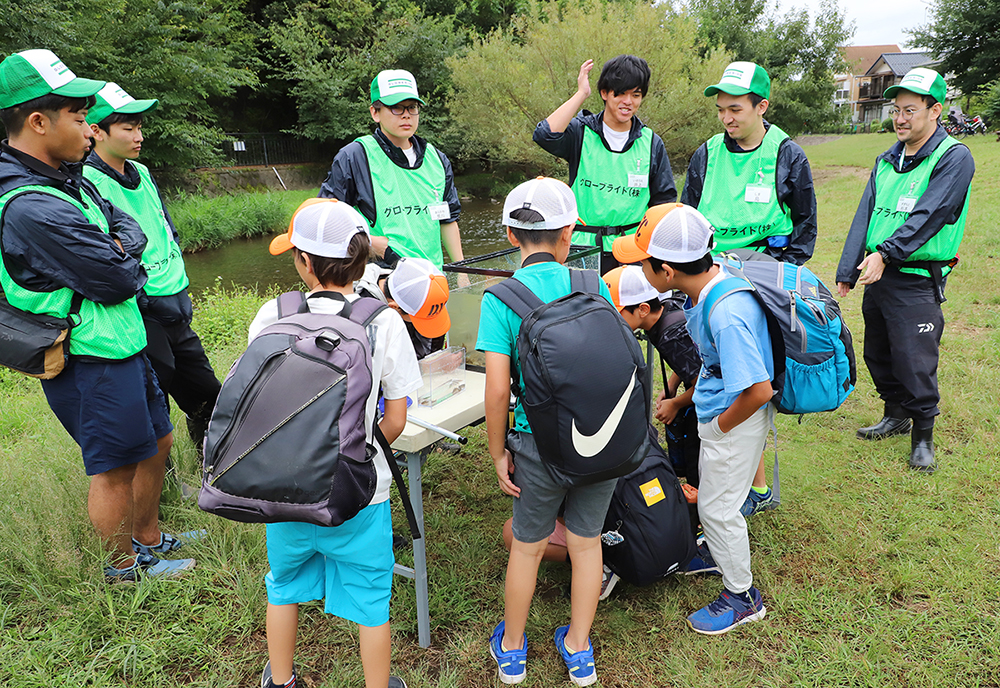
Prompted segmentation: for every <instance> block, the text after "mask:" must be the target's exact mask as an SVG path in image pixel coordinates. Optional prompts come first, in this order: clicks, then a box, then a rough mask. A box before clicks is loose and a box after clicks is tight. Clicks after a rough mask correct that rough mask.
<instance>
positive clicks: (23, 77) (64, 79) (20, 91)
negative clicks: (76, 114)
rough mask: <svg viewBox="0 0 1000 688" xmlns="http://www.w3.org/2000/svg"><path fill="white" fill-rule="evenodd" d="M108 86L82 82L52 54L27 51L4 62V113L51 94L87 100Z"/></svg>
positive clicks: (0, 88) (0, 97)
mask: <svg viewBox="0 0 1000 688" xmlns="http://www.w3.org/2000/svg"><path fill="white" fill-rule="evenodd" d="M105 83H106V82H104V81H94V80H93V79H81V78H79V77H78V76H77V75H76V74H74V73H73V72H72V71H70V69H69V67H67V66H66V65H64V64H63V62H62V60H60V59H59V58H58V57H56V56H55V54H54V53H53V52H52V51H51V50H25V51H23V52H20V53H14V54H13V55H8V56H7V57H6V58H5V59H4V61H3V62H0V110H3V109H6V108H9V107H14V106H15V105H20V104H21V103H27V102H28V101H29V100H34V99H35V98H41V97H42V96H47V95H49V94H50V93H55V94H56V95H57V96H66V97H67V98H87V97H89V96H92V95H94V94H95V93H97V92H98V91H100V90H101V87H103V86H104V84H105Z"/></svg>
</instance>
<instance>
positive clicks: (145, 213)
mask: <svg viewBox="0 0 1000 688" xmlns="http://www.w3.org/2000/svg"><path fill="white" fill-rule="evenodd" d="M132 164H133V165H135V168H136V169H137V170H138V171H139V180H140V181H139V186H138V187H136V188H135V189H134V190H133V189H127V188H125V187H124V186H122V185H121V184H119V183H118V182H117V181H116V180H115V179H113V178H112V177H109V176H108V175H107V174H105V173H104V172H102V171H101V170H99V169H97V168H96V167H91V166H90V165H84V166H83V176H84V177H86V178H87V179H89V180H90V181H92V182H93V183H94V186H96V187H97V190H98V191H99V192H100V193H101V196H103V197H104V198H106V199H108V200H109V201H111V203H113V204H114V205H116V206H118V207H119V208H121V209H122V210H124V211H125V212H126V213H128V214H129V215H131V216H132V217H133V218H135V221H136V222H138V223H139V226H140V227H142V231H143V232H144V233H145V234H146V238H147V239H148V240H149V242H148V243H147V244H146V250H145V251H143V252H142V259H141V260H142V267H144V268H146V274H147V275H149V281H148V282H147V283H146V286H145V287H144V289H145V291H146V293H147V294H149V295H150V296H171V295H173V294H176V293H178V292H179V291H181V290H182V289H185V288H187V286H188V284H189V281H188V277H187V273H186V272H184V258H183V257H182V256H181V249H180V246H178V245H177V242H176V241H174V235H173V232H172V231H171V230H170V225H168V224H167V218H166V216H165V215H164V214H163V205H162V203H161V202H160V196H159V194H157V193H156V186H155V185H154V184H153V179H152V177H150V175H149V170H148V169H147V168H146V166H145V165H142V164H140V163H137V162H133V163H132Z"/></svg>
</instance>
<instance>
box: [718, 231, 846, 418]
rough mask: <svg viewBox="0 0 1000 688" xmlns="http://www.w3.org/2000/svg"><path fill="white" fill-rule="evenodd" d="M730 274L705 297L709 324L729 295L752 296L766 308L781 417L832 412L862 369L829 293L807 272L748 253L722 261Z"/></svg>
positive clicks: (742, 251)
mask: <svg viewBox="0 0 1000 688" xmlns="http://www.w3.org/2000/svg"><path fill="white" fill-rule="evenodd" d="M718 258H719V259H721V261H722V262H723V264H724V265H725V266H726V269H727V270H728V271H729V273H730V275H731V276H730V277H726V278H725V279H723V280H722V281H721V282H719V283H718V284H716V285H715V286H714V287H712V289H711V291H709V293H708V295H707V296H706V297H705V304H704V312H705V314H706V315H705V319H704V323H705V333H706V335H707V337H708V339H709V341H711V342H712V344H713V345H714V344H715V342H714V340H713V339H712V333H711V331H710V330H709V326H708V323H709V319H710V318H711V314H712V309H713V308H715V306H716V304H718V302H719V301H720V300H722V299H724V298H725V297H726V296H728V295H729V294H732V293H733V292H737V291H749V292H750V293H751V294H753V295H754V297H755V298H756V299H757V301H758V302H759V303H760V304H761V306H762V307H763V309H764V313H765V315H766V317H767V328H768V331H769V333H770V335H771V348H772V350H773V354H774V379H773V381H772V383H771V385H772V387H773V388H774V397H773V399H772V401H773V402H774V405H775V407H776V408H777V409H778V411H779V412H780V413H790V414H796V415H798V414H803V413H817V412H819V411H833V410H834V409H836V408H838V407H839V406H840V405H841V404H842V403H844V400H845V399H847V397H848V395H850V393H851V392H852V391H853V390H854V384H855V382H856V381H857V365H856V362H855V358H854V345H853V342H852V339H851V332H850V330H848V329H847V325H846V324H845V323H844V320H843V318H842V317H841V314H840V306H839V305H838V304H837V301H836V300H835V299H834V298H833V295H832V294H831V293H830V290H829V289H827V288H826V286H825V285H824V284H823V282H822V281H821V280H820V279H819V278H818V277H816V275H814V274H813V273H812V272H811V271H810V270H809V269H808V268H806V267H802V266H799V265H792V264H790V263H783V262H780V261H777V260H775V259H774V258H771V257H770V256H767V255H765V254H762V253H757V252H756V251H751V250H748V249H737V250H734V251H727V252H725V253H722V254H720V255H719V256H718Z"/></svg>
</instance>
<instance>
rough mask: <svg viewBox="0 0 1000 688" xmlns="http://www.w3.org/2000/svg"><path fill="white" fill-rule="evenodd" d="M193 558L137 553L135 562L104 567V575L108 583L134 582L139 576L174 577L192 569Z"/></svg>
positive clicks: (193, 564)
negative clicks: (166, 557)
mask: <svg viewBox="0 0 1000 688" xmlns="http://www.w3.org/2000/svg"><path fill="white" fill-rule="evenodd" d="M194 566H195V560H194V559H174V560H172V561H166V560H163V559H157V558H156V557H154V556H153V555H151V554H143V553H141V552H140V553H137V554H136V555H135V562H133V564H132V565H131V566H126V567H125V568H123V569H119V568H115V567H114V566H105V567H104V577H105V579H106V580H107V581H108V582H109V583H134V582H136V581H137V580H139V579H141V578H176V577H178V576H181V575H183V574H184V572H185V571H189V570H191V569H193V568H194Z"/></svg>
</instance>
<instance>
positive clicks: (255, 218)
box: [167, 190, 316, 252]
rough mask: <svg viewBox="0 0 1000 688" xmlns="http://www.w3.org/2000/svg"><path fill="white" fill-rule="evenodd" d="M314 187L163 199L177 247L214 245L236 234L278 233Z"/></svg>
mask: <svg viewBox="0 0 1000 688" xmlns="http://www.w3.org/2000/svg"><path fill="white" fill-rule="evenodd" d="M315 195H316V192H315V190H304V191H283V192H282V191H274V192H265V193H239V194H234V195H231V196H215V197H212V198H209V197H206V196H196V195H193V194H186V193H181V194H179V195H178V196H177V197H176V198H175V199H174V200H172V201H170V202H168V203H167V209H168V210H169V211H170V215H171V217H172V218H173V220H174V224H175V225H176V226H177V232H178V234H180V239H181V242H180V243H181V250H183V251H189V252H190V251H200V250H202V249H206V248H216V247H218V246H221V245H222V244H224V243H226V242H227V241H230V240H232V239H236V238H238V237H255V236H263V235H266V234H280V233H281V232H282V231H283V230H284V229H286V228H287V227H288V220H289V219H290V218H291V216H292V213H293V212H294V211H295V209H296V208H297V207H299V204H301V203H302V201H304V200H305V199H307V198H311V197H313V196H315Z"/></svg>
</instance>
